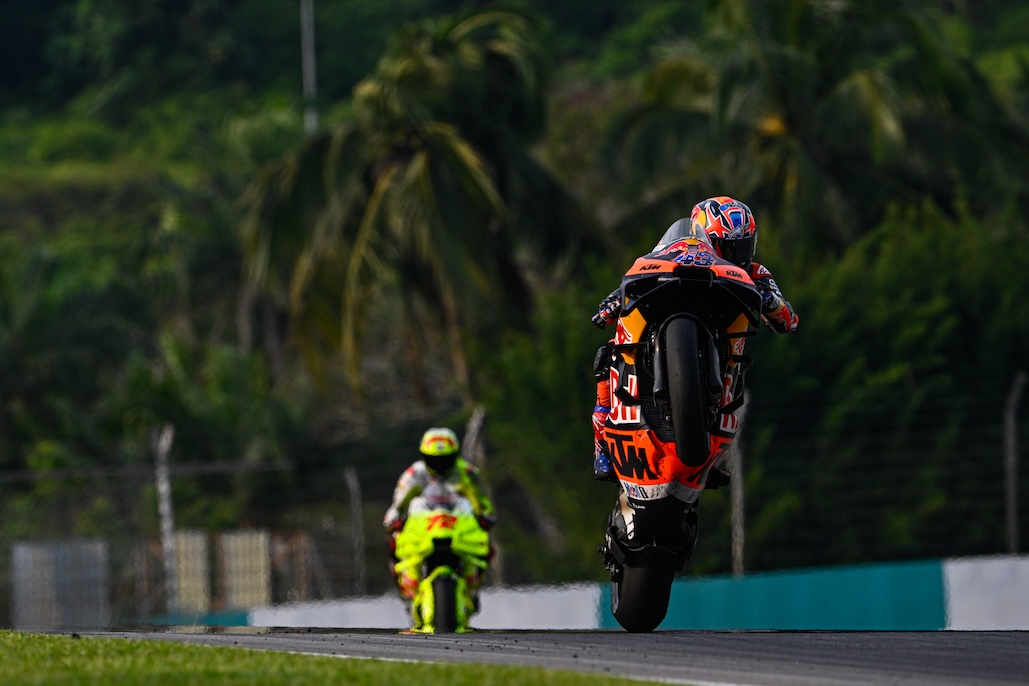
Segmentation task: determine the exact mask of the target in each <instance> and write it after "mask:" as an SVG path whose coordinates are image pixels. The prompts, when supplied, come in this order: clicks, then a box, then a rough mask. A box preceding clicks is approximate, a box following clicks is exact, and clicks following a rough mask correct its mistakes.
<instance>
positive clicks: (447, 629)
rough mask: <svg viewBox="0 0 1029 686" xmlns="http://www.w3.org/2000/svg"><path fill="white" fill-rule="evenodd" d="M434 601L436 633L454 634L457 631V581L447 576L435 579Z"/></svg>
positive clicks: (433, 581) (433, 586) (433, 585)
mask: <svg viewBox="0 0 1029 686" xmlns="http://www.w3.org/2000/svg"><path fill="white" fill-rule="evenodd" d="M432 601H433V610H434V612H435V619H434V620H433V627H434V628H435V629H436V633H437V634H452V633H454V632H455V631H457V580H456V579H455V578H454V577H452V576H448V575H445V574H444V575H441V576H438V577H436V578H435V579H433V580H432Z"/></svg>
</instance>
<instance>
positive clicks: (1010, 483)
mask: <svg viewBox="0 0 1029 686" xmlns="http://www.w3.org/2000/svg"><path fill="white" fill-rule="evenodd" d="M1024 386H1025V371H1023V370H1019V372H1018V373H1017V374H1015V379H1014V381H1012V382H1011V390H1010V391H1009V392H1008V401H1007V403H1006V404H1005V406H1004V513H1005V516H1006V519H1007V534H1008V552H1009V553H1011V554H1015V553H1017V552H1018V406H1019V402H1020V400H1021V398H1022V388H1023V387H1024Z"/></svg>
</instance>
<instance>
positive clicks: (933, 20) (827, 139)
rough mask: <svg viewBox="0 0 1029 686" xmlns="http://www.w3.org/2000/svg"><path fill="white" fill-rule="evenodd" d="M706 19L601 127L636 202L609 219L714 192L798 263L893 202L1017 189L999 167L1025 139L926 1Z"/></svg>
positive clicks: (780, 7) (788, 1) (782, 7)
mask: <svg viewBox="0 0 1029 686" xmlns="http://www.w3.org/2000/svg"><path fill="white" fill-rule="evenodd" d="M709 19H710V25H709V26H708V27H707V28H706V30H705V32H704V33H703V34H700V35H698V36H690V37H687V38H686V39H684V40H682V41H681V42H679V43H677V44H675V45H672V46H667V47H666V48H665V52H664V53H663V55H662V58H661V59H660V61H659V62H658V63H657V64H656V65H655V66H654V68H653V69H652V70H651V71H650V72H649V73H648V75H647V81H646V84H645V89H644V101H643V103H642V105H641V106H639V107H637V108H634V109H633V110H632V111H630V112H627V113H626V114H625V115H624V116H623V118H622V120H621V122H620V123H619V125H618V126H617V127H616V129H615V131H614V133H613V136H612V140H613V141H615V143H614V149H615V151H616V152H617V153H618V154H619V155H620V156H621V160H622V162H623V169H624V170H625V171H626V172H627V173H628V174H629V175H630V177H632V178H633V179H634V183H633V184H630V185H629V187H630V188H631V189H632V191H633V192H634V193H635V194H636V195H637V196H638V195H639V194H641V193H643V194H644V197H645V202H644V203H643V204H642V205H640V206H639V207H637V208H636V211H634V212H632V213H630V214H629V216H627V217H626V219H625V221H624V223H623V225H624V226H630V225H632V224H633V223H638V222H639V221H640V220H641V218H647V217H652V216H655V215H658V214H660V216H662V217H664V218H665V219H666V220H667V219H668V218H669V217H671V218H674V216H677V215H675V213H676V212H680V213H681V212H683V211H685V210H683V208H684V207H685V208H689V207H690V206H691V205H692V203H693V202H695V201H696V200H697V199H698V198H702V197H706V196H708V195H712V194H714V193H715V192H718V193H725V192H729V193H732V194H738V195H739V196H741V197H743V198H746V199H747V200H748V201H749V202H751V203H752V206H754V207H755V208H758V209H768V210H771V212H772V214H773V216H774V217H775V218H776V219H777V220H778V224H779V227H780V228H781V230H782V231H783V233H784V234H786V237H787V240H790V241H792V242H793V244H794V245H802V246H804V248H803V249H804V250H805V251H806V252H807V253H808V254H809V255H810V254H817V253H818V252H820V251H821V250H824V249H826V248H829V249H835V250H837V251H839V250H842V249H843V248H845V247H846V246H847V245H849V244H851V243H852V242H853V241H854V240H855V239H856V238H857V237H858V236H860V235H862V234H863V233H864V232H865V231H867V230H869V229H871V228H872V227H874V226H875V225H877V224H878V223H879V222H880V221H881V219H882V218H883V216H884V214H885V212H886V208H887V207H888V205H889V204H890V203H891V202H895V201H897V200H901V201H905V202H917V201H918V200H919V199H920V198H925V197H928V198H930V199H931V200H933V201H935V202H937V203H938V204H940V205H941V206H943V207H952V206H953V204H954V202H955V194H956V188H957V187H958V186H959V184H961V183H965V184H967V185H968V186H969V191H970V192H976V191H977V190H978V189H990V188H992V189H993V194H994V195H996V194H997V191H998V190H999V192H1000V193H999V194H1000V196H1001V197H1004V198H1005V199H1010V198H1012V197H1013V194H1014V193H1016V192H1017V186H1016V184H1014V183H1012V180H1011V178H1010V175H1005V174H1003V173H1001V172H1002V168H1003V167H1004V165H1005V164H1007V163H1014V162H1015V160H1017V159H1018V156H1017V154H1012V152H1013V150H1012V147H1011V146H1012V143H1013V145H1014V150H1018V151H1020V153H1019V154H1021V153H1024V151H1025V150H1026V147H1025V146H1026V141H1027V140H1029V139H1027V138H1026V136H1025V133H1024V131H1020V130H1019V129H1018V127H1017V126H1015V125H1014V124H1013V122H1012V120H1011V119H1010V118H1009V117H1008V116H1007V115H1006V113H1005V112H1004V110H1003V108H1002V107H1001V106H1000V105H999V103H998V102H997V101H996V100H995V99H994V98H993V97H992V96H991V94H990V90H989V88H988V87H984V86H985V84H984V82H983V80H982V79H981V78H980V77H979V76H978V74H977V72H976V70H975V69H974V68H973V67H972V66H971V65H970V63H969V62H968V61H967V60H966V59H965V58H964V57H963V56H962V55H961V54H959V53H958V52H957V49H956V48H955V47H954V46H953V43H952V41H950V40H949V38H948V33H947V32H946V31H945V30H944V28H943V27H942V23H941V21H940V16H939V15H937V14H934V13H933V11H932V9H931V8H930V7H928V6H926V5H925V3H921V2H917V1H915V0H911V1H904V0H900V1H898V0H868V1H867V2H861V3H841V2H835V1H833V0H772V1H770V2H749V1H748V0H719V1H718V2H716V3H715V4H714V6H713V11H712V13H711V15H710V17H709ZM997 131H1003V132H1004V133H1003V134H1002V136H1003V138H1001V134H995V133H994V132H997ZM992 136H996V137H992ZM1005 141H1007V143H1005ZM1005 160H1007V162H1006V161H1005Z"/></svg>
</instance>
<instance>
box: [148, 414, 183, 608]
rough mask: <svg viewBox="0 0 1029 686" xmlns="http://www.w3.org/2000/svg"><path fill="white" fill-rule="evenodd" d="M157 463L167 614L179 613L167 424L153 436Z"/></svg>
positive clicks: (171, 434) (171, 431)
mask: <svg viewBox="0 0 1029 686" xmlns="http://www.w3.org/2000/svg"><path fill="white" fill-rule="evenodd" d="M150 438H151V441H152V443H153V447H154V453H155V456H156V462H157V470H156V471H157V474H156V477H157V511H158V513H159V514H160V517H161V551H162V553H163V556H164V589H165V595H166V597H167V600H166V603H167V612H168V614H174V613H176V612H178V610H179V575H178V568H177V566H176V559H175V554H176V550H175V514H174V512H173V511H172V498H171V480H170V479H169V477H168V455H169V453H171V447H172V440H173V439H174V438H175V427H174V426H172V425H171V424H165V425H164V426H162V427H161V429H160V431H158V430H157V429H156V428H154V429H153V430H152V431H151V433H150Z"/></svg>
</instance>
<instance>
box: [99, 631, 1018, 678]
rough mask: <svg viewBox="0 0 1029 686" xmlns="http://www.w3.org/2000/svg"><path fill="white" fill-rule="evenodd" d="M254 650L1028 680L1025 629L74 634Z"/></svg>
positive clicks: (572, 665)
mask: <svg viewBox="0 0 1029 686" xmlns="http://www.w3.org/2000/svg"><path fill="white" fill-rule="evenodd" d="M79 635H82V636H103V637H115V638H136V639H138V638H144V639H151V640H171V641H180V642H184V643H198V644H205V645H215V646H229V647H231V646H237V647H245V648H253V649H260V650H282V651H289V652H296V653H306V654H319V655H336V656H339V657H367V658H381V659H407V660H425V661H432V662H480V663H496V664H509V665H534V666H540V667H545V668H548V669H570V670H575V671H581V672H599V673H603V674H607V675H619V676H625V677H630V678H636V679H653V680H658V681H664V682H667V683H677V684H698V685H714V684H725V685H728V684H733V685H743V684H747V685H752V686H808V685H810V686H857V685H859V684H860V685H861V686H866V685H868V684H896V685H897V686H930V685H931V686H942V685H947V684H954V685H955V686H958V685H960V686H968V685H970V684H982V685H993V684H1021V685H1025V684H1029V632H1024V631H940V632H920V631H918V632H916V631H911V632H888V631H874V632H873V631H867V632H866V631H856V632H829V631H825V632H806V631H796V632H792V631H791V632H761V631H745V632H732V631H656V632H654V633H651V634H627V633H624V632H621V631H476V632H473V633H469V634H460V635H453V634H451V635H439V636H432V635H402V634H397V633H394V632H391V631H383V630H367V631H360V630H357V631H355V630H332V629H317V630H314V629H312V630H304V629H253V628H251V629H247V630H237V631H232V632H230V631H223V632H210V631H207V632H200V633H198V632H187V631H182V632H180V631H176V630H164V629H159V630H141V631H131V632H128V631H126V632H103V633H91V632H79Z"/></svg>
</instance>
